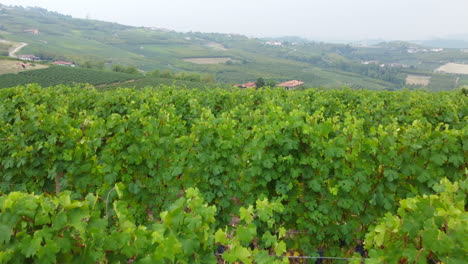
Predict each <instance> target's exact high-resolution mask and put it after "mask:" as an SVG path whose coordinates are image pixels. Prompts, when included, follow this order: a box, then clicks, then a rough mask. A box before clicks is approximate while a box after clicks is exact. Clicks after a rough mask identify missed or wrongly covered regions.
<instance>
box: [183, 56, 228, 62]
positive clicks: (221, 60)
mask: <svg viewBox="0 0 468 264" xmlns="http://www.w3.org/2000/svg"><path fill="white" fill-rule="evenodd" d="M230 60H231V58H229V57H222V58H187V59H184V61H187V62H191V63H195V64H223V63H226V62H228V61H230Z"/></svg>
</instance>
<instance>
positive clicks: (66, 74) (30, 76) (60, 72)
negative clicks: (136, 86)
mask: <svg viewBox="0 0 468 264" xmlns="http://www.w3.org/2000/svg"><path fill="white" fill-rule="evenodd" d="M139 78H141V76H138V75H133V74H126V73H117V72H106V71H98V70H92V69H85V68H72V67H65V66H52V67H49V68H47V69H40V70H34V71H25V72H20V73H18V74H3V75H0V88H7V87H13V86H17V85H26V84H30V83H37V84H39V85H41V86H44V87H49V86H54V85H60V84H72V83H89V84H93V85H103V84H109V83H117V82H125V81H129V80H134V79H139Z"/></svg>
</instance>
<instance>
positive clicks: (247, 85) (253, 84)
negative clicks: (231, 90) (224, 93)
mask: <svg viewBox="0 0 468 264" xmlns="http://www.w3.org/2000/svg"><path fill="white" fill-rule="evenodd" d="M234 87H241V88H255V87H257V85H256V84H255V82H248V83H244V84H236V85H234Z"/></svg>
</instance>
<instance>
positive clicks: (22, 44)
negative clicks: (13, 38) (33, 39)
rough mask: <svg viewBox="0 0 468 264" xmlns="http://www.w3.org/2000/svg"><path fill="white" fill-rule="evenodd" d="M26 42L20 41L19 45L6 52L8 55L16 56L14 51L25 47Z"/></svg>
mask: <svg viewBox="0 0 468 264" xmlns="http://www.w3.org/2000/svg"><path fill="white" fill-rule="evenodd" d="M27 45H28V43H20V45H19V46H17V47H15V48H14V49H12V50H10V53H9V54H8V55H9V56H10V57H13V58H16V53H17V52H18V51H20V50H21V49H22V48H24V47H26V46H27Z"/></svg>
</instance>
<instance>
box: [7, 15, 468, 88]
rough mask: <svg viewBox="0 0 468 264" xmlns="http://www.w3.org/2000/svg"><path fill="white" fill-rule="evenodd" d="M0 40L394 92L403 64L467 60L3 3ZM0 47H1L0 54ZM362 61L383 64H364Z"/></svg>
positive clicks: (31, 48)
mask: <svg viewBox="0 0 468 264" xmlns="http://www.w3.org/2000/svg"><path fill="white" fill-rule="evenodd" d="M0 39H6V40H9V41H15V42H24V43H28V46H26V47H24V48H22V49H21V50H20V52H19V54H33V55H36V56H39V57H41V58H43V59H48V60H69V61H74V62H76V63H77V64H84V63H86V62H101V63H104V65H106V67H108V68H110V67H111V66H112V65H114V64H122V65H127V66H128V65H135V66H137V67H138V68H139V69H141V70H144V71H151V70H154V69H160V70H171V71H175V72H177V71H189V72H190V71H191V72H202V73H208V74H213V75H215V76H216V79H217V81H218V82H222V83H243V82H247V81H253V80H256V79H257V78H258V77H263V78H265V79H268V80H272V81H275V82H283V81H287V80H292V79H298V80H301V81H304V82H305V86H306V87H326V88H336V87H343V86H348V87H351V88H365V89H376V90H382V89H391V90H395V89H399V88H401V87H403V86H405V79H406V76H407V74H408V72H407V71H408V70H409V69H407V68H404V67H402V66H401V65H407V66H408V68H409V67H411V70H413V71H414V70H415V69H417V70H419V71H422V72H423V73H424V74H427V75H431V74H432V71H433V70H434V69H436V68H437V67H439V66H441V65H442V64H444V63H448V62H458V63H463V62H465V61H468V53H462V52H461V51H459V50H445V51H443V52H438V53H435V52H429V53H424V52H420V53H415V54H409V53H408V52H407V50H408V49H410V48H412V46H411V44H402V45H397V46H394V45H393V46H392V45H381V46H379V45H377V46H373V47H357V46H349V45H341V44H326V43H315V42H308V41H307V40H304V39H300V38H295V37H285V38H281V39H277V40H275V41H276V42H278V43H279V45H276V44H274V43H275V41H273V42H271V41H268V40H265V39H256V38H249V37H246V36H241V35H232V34H214V33H213V34H209V33H196V32H190V33H178V32H173V31H168V30H161V29H157V28H144V27H131V26H125V25H120V24H116V23H110V22H103V21H96V20H86V19H76V18H72V17H70V16H65V15H61V14H58V13H55V12H49V11H47V10H45V9H41V8H21V7H14V8H13V7H5V6H3V7H0ZM295 41H297V42H295ZM5 49H7V48H6V47H2V46H0V52H3V53H5ZM2 50H3V51H2ZM418 51H419V50H418ZM366 60H369V61H371V60H377V61H379V63H386V64H387V65H386V66H385V67H380V66H379V65H367V64H366V65H365V64H362V61H366ZM405 67H406V66H405ZM447 87H451V86H450V85H447Z"/></svg>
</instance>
